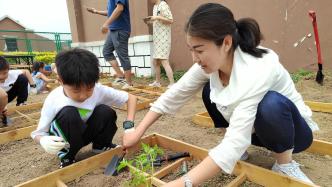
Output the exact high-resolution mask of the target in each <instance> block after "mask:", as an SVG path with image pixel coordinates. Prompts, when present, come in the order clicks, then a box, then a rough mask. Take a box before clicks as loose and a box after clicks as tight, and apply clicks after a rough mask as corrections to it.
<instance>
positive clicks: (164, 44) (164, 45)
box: [144, 0, 174, 87]
mask: <svg viewBox="0 0 332 187" xmlns="http://www.w3.org/2000/svg"><path fill="white" fill-rule="evenodd" d="M150 2H151V3H153V4H154V6H153V15H152V16H148V17H147V18H145V19H144V20H145V23H147V24H153V65H154V68H155V73H156V80H155V81H154V82H153V83H151V84H149V86H155V87H160V86H161V84H160V64H162V65H163V67H164V69H165V71H166V75H167V77H168V80H169V86H168V87H170V86H172V85H173V84H174V78H173V71H172V68H171V66H170V65H169V61H168V59H169V53H170V51H171V24H172V23H173V16H172V12H171V10H170V8H169V6H168V4H167V3H166V2H165V1H164V0H150Z"/></svg>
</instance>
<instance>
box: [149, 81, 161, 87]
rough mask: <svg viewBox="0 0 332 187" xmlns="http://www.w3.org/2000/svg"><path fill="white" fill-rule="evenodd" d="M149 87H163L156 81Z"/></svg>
mask: <svg viewBox="0 0 332 187" xmlns="http://www.w3.org/2000/svg"><path fill="white" fill-rule="evenodd" d="M149 86H152V87H161V84H160V82H157V81H154V82H153V83H151V84H149Z"/></svg>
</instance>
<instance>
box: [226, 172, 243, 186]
mask: <svg viewBox="0 0 332 187" xmlns="http://www.w3.org/2000/svg"><path fill="white" fill-rule="evenodd" d="M246 179H247V176H246V174H245V173H241V174H240V175H239V176H237V177H236V178H235V179H234V180H232V182H230V183H228V184H227V185H226V187H238V186H240V185H241V184H242V183H243V182H244V181H245V180H246Z"/></svg>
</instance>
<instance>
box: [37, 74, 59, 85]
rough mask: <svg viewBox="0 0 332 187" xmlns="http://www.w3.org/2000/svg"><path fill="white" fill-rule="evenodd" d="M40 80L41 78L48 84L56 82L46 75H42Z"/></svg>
mask: <svg viewBox="0 0 332 187" xmlns="http://www.w3.org/2000/svg"><path fill="white" fill-rule="evenodd" d="M40 78H41V79H42V80H43V81H45V82H47V83H49V82H55V79H49V78H47V77H46V76H45V75H44V74H40Z"/></svg>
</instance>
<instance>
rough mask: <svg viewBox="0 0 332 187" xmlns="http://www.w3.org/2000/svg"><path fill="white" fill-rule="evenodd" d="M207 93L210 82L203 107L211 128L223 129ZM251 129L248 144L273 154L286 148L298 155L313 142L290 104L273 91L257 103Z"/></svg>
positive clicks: (207, 90) (222, 120)
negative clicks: (252, 128)
mask: <svg viewBox="0 0 332 187" xmlns="http://www.w3.org/2000/svg"><path fill="white" fill-rule="evenodd" d="M210 92H211V90H210V83H207V84H206V85H205V86H204V88H203V92H202V98H203V102H204V105H205V107H206V109H207V111H208V113H209V115H210V116H211V118H212V120H213V122H214V124H215V127H216V128H227V127H228V126H229V124H228V122H227V121H226V120H225V118H224V117H223V116H222V114H221V113H220V112H219V111H218V109H217V107H216V104H215V103H212V102H211V100H210ZM254 128H255V133H254V134H252V137H251V143H252V144H253V145H256V146H260V147H265V148H267V149H269V150H271V151H273V152H275V153H282V152H284V151H286V150H289V149H294V150H293V153H298V152H301V151H304V150H305V149H307V148H308V147H309V146H310V145H311V143H312V141H313V135H312V131H311V129H310V128H309V126H308V124H307V123H306V121H305V120H304V119H303V117H302V116H301V114H300V112H299V111H298V109H297V107H296V106H295V105H294V103H293V102H292V101H291V100H289V99H288V98H287V97H285V96H283V95H281V94H279V93H278V92H275V91H269V92H267V93H266V94H265V96H264V97H263V99H262V101H261V102H260V103H259V104H258V108H257V114H256V119H255V122H254Z"/></svg>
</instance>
